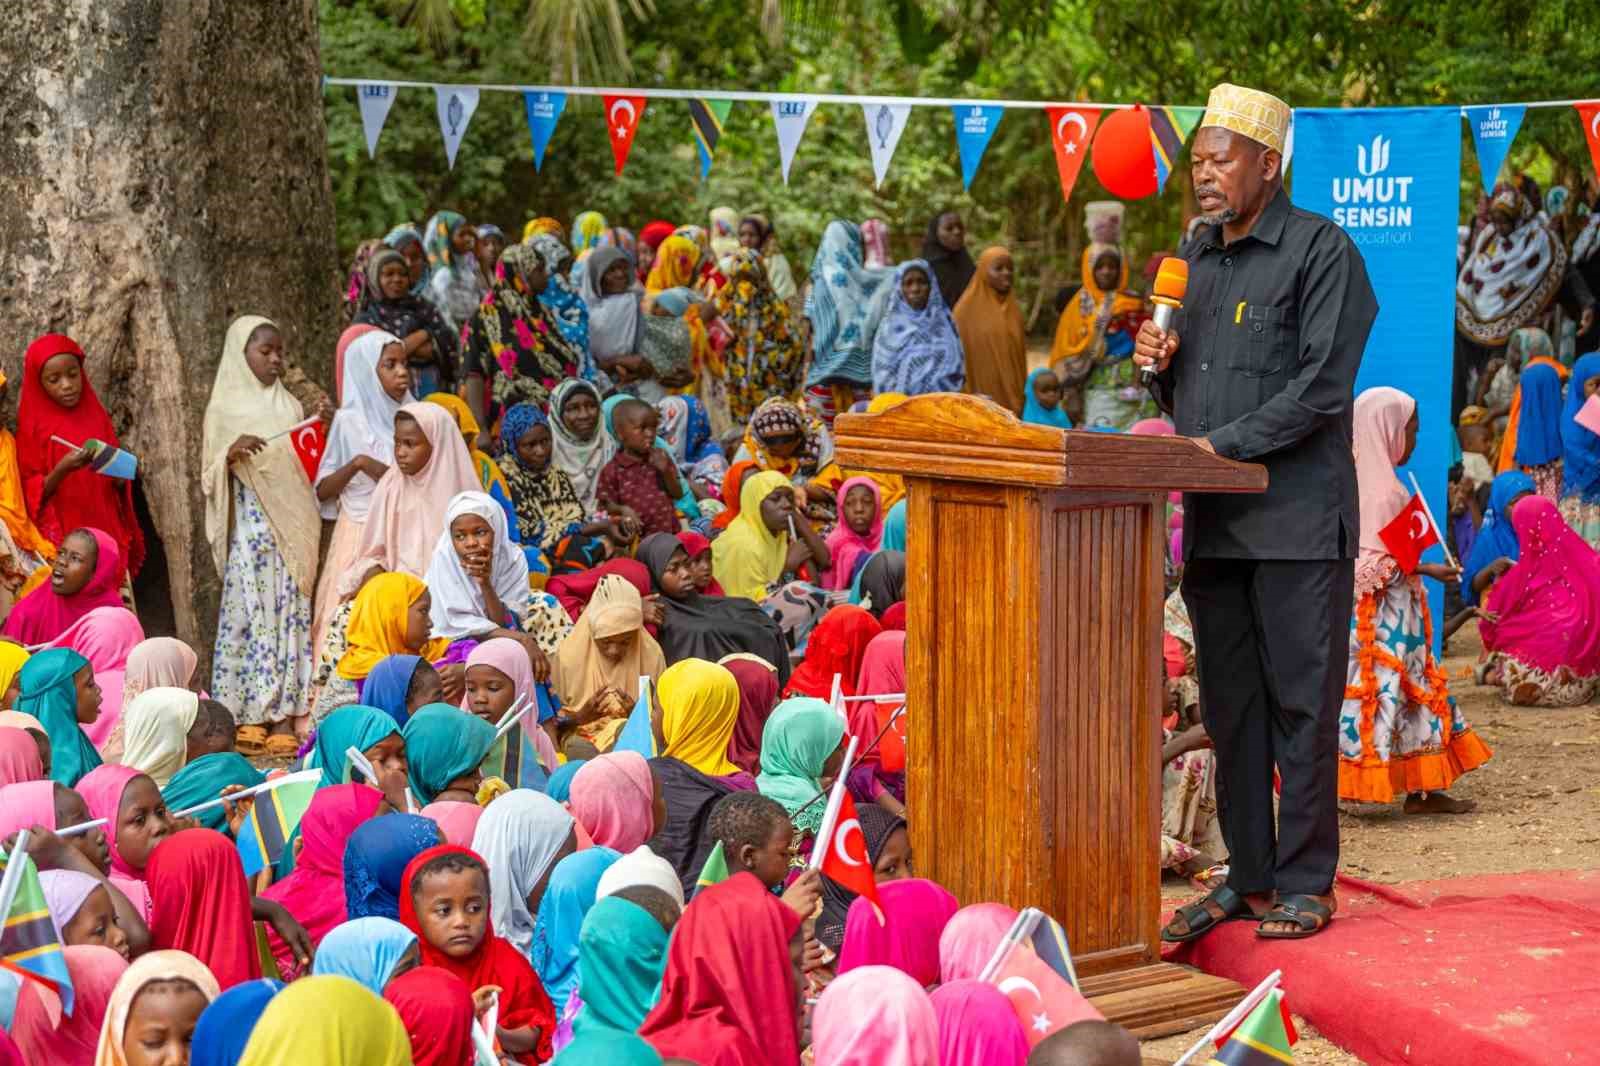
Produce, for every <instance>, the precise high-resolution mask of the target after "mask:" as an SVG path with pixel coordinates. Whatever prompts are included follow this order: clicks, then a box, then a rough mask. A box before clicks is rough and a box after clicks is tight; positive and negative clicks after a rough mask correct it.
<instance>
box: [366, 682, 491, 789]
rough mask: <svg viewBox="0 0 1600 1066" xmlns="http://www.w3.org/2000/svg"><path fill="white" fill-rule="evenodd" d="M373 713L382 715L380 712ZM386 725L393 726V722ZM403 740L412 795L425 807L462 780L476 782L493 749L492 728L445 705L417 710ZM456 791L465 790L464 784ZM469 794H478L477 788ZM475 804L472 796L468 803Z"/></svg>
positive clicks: (409, 722)
mask: <svg viewBox="0 0 1600 1066" xmlns="http://www.w3.org/2000/svg"><path fill="white" fill-rule="evenodd" d="M375 713H377V714H380V715H383V712H382V711H377V712H375ZM384 717H385V718H388V716H387V715H384ZM389 721H390V724H391V725H392V724H393V719H389ZM404 736H405V740H406V776H407V777H408V778H410V780H411V792H412V794H413V795H414V796H416V798H417V802H418V803H420V804H422V805H424V806H426V805H427V804H429V803H432V802H434V801H435V800H436V799H438V798H439V795H440V793H442V792H444V791H446V790H447V789H449V788H450V787H451V786H452V785H455V784H456V783H457V782H458V781H460V780H461V779H462V778H472V779H473V780H474V781H475V780H476V779H477V776H478V764H479V763H481V762H483V759H484V756H486V755H488V754H489V749H490V748H492V747H494V726H492V725H490V724H489V723H488V722H485V721H484V720H483V719H482V718H479V717H477V716H476V715H473V714H469V713H467V712H466V711H463V710H462V709H461V708H460V707H452V706H450V704H448V703H430V704H428V705H427V706H426V707H423V708H421V709H419V710H418V711H417V713H416V714H414V715H412V716H411V720H410V721H408V722H407V723H406V728H405V734H404ZM458 787H459V788H461V789H463V790H464V789H465V785H464V784H462V785H459V786H458ZM472 791H473V792H476V791H477V785H475V784H474V785H473V786H472ZM451 798H454V797H451ZM475 800H476V797H475V796H473V797H469V798H468V800H467V802H475Z"/></svg>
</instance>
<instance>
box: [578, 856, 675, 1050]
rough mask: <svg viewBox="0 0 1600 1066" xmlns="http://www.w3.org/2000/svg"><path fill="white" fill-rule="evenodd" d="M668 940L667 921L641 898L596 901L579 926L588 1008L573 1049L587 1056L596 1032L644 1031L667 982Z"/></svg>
mask: <svg viewBox="0 0 1600 1066" xmlns="http://www.w3.org/2000/svg"><path fill="white" fill-rule="evenodd" d="M612 868H613V869H614V868H615V866H613V867H612ZM668 869H669V871H670V869H671V868H670V867H669V868H668ZM673 880H674V881H676V878H674V879H673ZM667 940H668V938H667V931H666V930H665V929H663V928H661V923H660V922H659V921H658V920H657V919H656V918H655V916H653V915H652V914H650V913H649V912H648V911H646V910H645V909H644V908H643V907H640V906H639V905H638V904H637V903H632V902H630V901H628V900H625V899H614V898H613V899H597V900H596V901H595V904H594V906H592V907H590V908H589V913H588V914H587V915H586V916H585V917H584V919H583V925H582V926H581V927H580V929H579V930H578V973H579V978H578V994H579V995H581V996H582V997H583V1010H582V1012H581V1013H579V1014H578V1016H577V1017H576V1018H575V1019H573V1022H572V1033H573V1038H574V1039H573V1043H572V1045H571V1046H569V1048H568V1050H567V1053H568V1054H570V1055H573V1056H574V1058H575V1059H576V1060H577V1061H580V1062H581V1061H583V1058H582V1056H583V1055H584V1053H585V1051H586V1048H587V1047H588V1044H589V1042H590V1041H591V1040H592V1039H593V1038H594V1037H596V1036H610V1035H614V1034H615V1035H628V1036H632V1035H633V1034H634V1033H636V1032H637V1031H638V1029H639V1026H640V1025H641V1024H642V1023H643V1022H644V1019H645V1015H647V1014H649V1013H650V1008H651V1007H652V1006H654V1005H655V1001H656V992H657V990H658V989H660V987H661V975H662V972H663V971H665V969H666V967H667Z"/></svg>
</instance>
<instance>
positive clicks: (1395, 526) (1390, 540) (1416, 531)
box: [1378, 496, 1439, 574]
mask: <svg viewBox="0 0 1600 1066" xmlns="http://www.w3.org/2000/svg"><path fill="white" fill-rule="evenodd" d="M1378 537H1379V538H1380V539H1381V540H1382V541H1383V546H1384V547H1385V548H1388V549H1389V554H1390V555H1392V556H1394V561H1395V562H1396V563H1399V564H1400V569H1401V570H1404V571H1405V572H1406V573H1408V574H1414V573H1416V572H1417V564H1418V563H1419V562H1421V561H1422V553H1423V552H1424V551H1426V550H1427V549H1429V548H1431V547H1433V546H1434V545H1435V544H1437V543H1439V531H1438V530H1437V529H1434V528H1433V522H1432V521H1430V520H1429V518H1428V509H1427V508H1426V507H1424V506H1423V505H1422V497H1421V496H1413V497H1411V499H1410V500H1409V501H1407V503H1406V505H1405V506H1404V507H1402V508H1400V513H1399V514H1397V515H1395V517H1394V521H1392V522H1390V523H1389V524H1388V525H1386V526H1384V527H1383V528H1382V529H1380V530H1378Z"/></svg>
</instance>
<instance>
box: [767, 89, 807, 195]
mask: <svg viewBox="0 0 1600 1066" xmlns="http://www.w3.org/2000/svg"><path fill="white" fill-rule="evenodd" d="M816 109H817V102H816V101H815V100H774V101H772V125H773V126H774V127H775V128H776V129H777V131H778V157H779V159H780V160H781V161H782V165H783V183H784V184H785V185H787V184H789V165H790V164H791V163H793V162H794V153H795V149H797V148H799V147H800V138H801V137H803V136H804V135H805V132H806V124H807V123H809V122H810V121H811V114H812V112H814V111H816Z"/></svg>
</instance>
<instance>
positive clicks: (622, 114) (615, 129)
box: [600, 96, 648, 178]
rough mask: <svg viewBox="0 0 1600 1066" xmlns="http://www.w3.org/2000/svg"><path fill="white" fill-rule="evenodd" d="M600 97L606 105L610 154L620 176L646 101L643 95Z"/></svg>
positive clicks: (637, 129)
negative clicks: (614, 160) (615, 162)
mask: <svg viewBox="0 0 1600 1066" xmlns="http://www.w3.org/2000/svg"><path fill="white" fill-rule="evenodd" d="M600 99H601V101H602V102H603V103H604V104H605V106H606V134H607V135H608V136H609V137H610V138H611V155H612V156H613V157H614V158H615V159H616V161H617V177H619V178H620V177H622V168H623V166H625V165H626V164H627V162H628V153H629V152H631V151H632V150H633V135H634V134H635V133H637V132H639V120H640V119H641V118H643V117H644V107H645V104H646V103H647V102H648V101H647V100H646V98H645V97H643V96H601V97H600Z"/></svg>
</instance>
